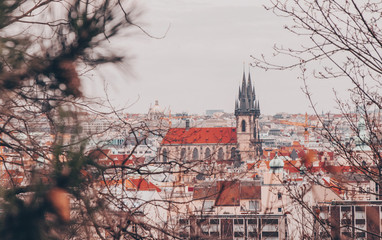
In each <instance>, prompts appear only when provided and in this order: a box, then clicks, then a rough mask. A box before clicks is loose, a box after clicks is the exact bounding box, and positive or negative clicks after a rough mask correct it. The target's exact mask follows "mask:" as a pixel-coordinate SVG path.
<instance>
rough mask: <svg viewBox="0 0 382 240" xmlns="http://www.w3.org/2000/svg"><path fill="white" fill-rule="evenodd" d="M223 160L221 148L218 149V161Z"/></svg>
mask: <svg viewBox="0 0 382 240" xmlns="http://www.w3.org/2000/svg"><path fill="white" fill-rule="evenodd" d="M223 159H224V151H223V148H219V150H218V160H223Z"/></svg>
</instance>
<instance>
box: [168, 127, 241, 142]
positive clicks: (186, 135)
mask: <svg viewBox="0 0 382 240" xmlns="http://www.w3.org/2000/svg"><path fill="white" fill-rule="evenodd" d="M201 143H221V144H229V143H237V136H236V128H228V127H221V128H190V129H188V130H186V129H185V128H171V129H170V130H169V131H168V132H167V134H166V136H165V137H164V138H163V140H162V144H201Z"/></svg>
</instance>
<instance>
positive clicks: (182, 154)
mask: <svg viewBox="0 0 382 240" xmlns="http://www.w3.org/2000/svg"><path fill="white" fill-rule="evenodd" d="M180 160H181V161H183V162H185V161H186V149H185V148H182V150H180Z"/></svg>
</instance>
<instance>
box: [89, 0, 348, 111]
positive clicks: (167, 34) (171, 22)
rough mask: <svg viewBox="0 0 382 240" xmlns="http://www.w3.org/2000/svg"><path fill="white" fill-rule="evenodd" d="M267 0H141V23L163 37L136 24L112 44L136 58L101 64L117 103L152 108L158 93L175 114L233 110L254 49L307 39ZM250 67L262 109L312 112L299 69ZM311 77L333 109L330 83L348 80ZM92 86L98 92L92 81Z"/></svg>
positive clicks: (317, 94)
mask: <svg viewBox="0 0 382 240" xmlns="http://www.w3.org/2000/svg"><path fill="white" fill-rule="evenodd" d="M266 2H267V1H266V0H256V1H253V0H144V1H139V3H138V4H137V7H138V9H139V10H140V11H141V12H142V14H141V15H140V16H139V17H138V19H137V21H138V23H139V25H140V26H142V27H143V28H144V29H145V30H146V31H147V32H149V33H150V34H151V35H153V36H156V37H159V38H160V39H156V38H151V37H149V36H147V35H145V34H143V33H142V32H140V31H138V30H135V31H134V32H133V33H132V34H130V35H127V36H125V37H124V38H123V39H122V40H120V41H114V42H112V43H111V44H113V46H118V48H119V49H120V50H121V51H124V52H125V53H126V56H127V57H129V59H130V60H129V61H128V63H129V67H128V68H127V67H126V69H128V70H127V71H122V72H121V71H119V70H116V69H105V70H104V71H103V77H104V79H105V80H106V82H107V86H108V93H109V97H110V98H111V100H112V102H113V103H114V104H117V105H118V106H128V110H127V111H128V112H133V113H145V112H147V111H148V108H149V106H150V104H153V103H154V102H155V100H158V101H159V104H160V105H161V106H162V107H163V108H166V109H171V112H172V113H176V112H184V111H185V112H188V113H197V114H203V113H204V112H205V110H207V109H223V110H224V111H225V112H233V110H234V101H235V98H236V97H237V92H238V87H239V84H240V82H241V79H242V72H243V63H245V64H244V66H245V71H246V73H248V64H249V63H250V62H251V58H250V55H257V56H259V55H260V54H265V55H268V56H271V55H272V47H273V45H274V44H282V45H285V46H290V45H291V46H293V45H294V46H295V44H301V43H303V42H304V41H305V40H304V39H302V38H301V37H296V36H293V35H291V34H290V33H288V32H287V31H286V30H284V28H283V26H284V25H285V24H286V23H287V22H286V19H284V18H278V17H276V16H275V15H273V14H272V12H268V11H266V10H265V9H264V8H263V6H262V5H263V4H264V3H266ZM161 37H163V38H161ZM285 61H287V59H286V60H285ZM250 71H251V76H252V80H253V81H254V83H255V87H256V93H257V98H258V99H259V100H260V107H261V111H262V113H263V114H275V113H277V112H289V113H304V112H305V111H308V112H311V109H310V108H309V104H308V102H307V99H306V97H305V96H304V94H303V93H302V91H301V86H302V85H303V83H302V81H301V80H299V79H298V76H299V72H298V71H284V72H278V71H263V70H261V69H257V68H251V69H250ZM309 84H310V88H311V89H313V97H314V99H315V102H317V103H318V106H319V109H322V110H324V111H334V107H333V106H334V102H333V98H334V96H333V94H332V88H333V87H338V86H343V85H344V83H343V82H342V83H341V82H331V81H327V80H325V81H323V80H312V81H310V83H309ZM86 91H87V92H88V93H89V94H90V95H91V94H93V93H94V92H97V91H98V92H99V90H96V89H95V88H93V87H92V86H91V85H88V86H87V90H86Z"/></svg>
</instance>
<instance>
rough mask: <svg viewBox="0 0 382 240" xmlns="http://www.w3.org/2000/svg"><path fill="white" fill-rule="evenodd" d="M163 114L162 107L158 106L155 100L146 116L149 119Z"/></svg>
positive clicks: (158, 117)
mask: <svg viewBox="0 0 382 240" xmlns="http://www.w3.org/2000/svg"><path fill="white" fill-rule="evenodd" d="M163 116H164V109H162V108H161V107H160V106H159V104H158V100H155V105H154V106H152V107H150V110H149V113H148V117H149V119H150V120H158V119H160V118H161V117H163Z"/></svg>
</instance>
